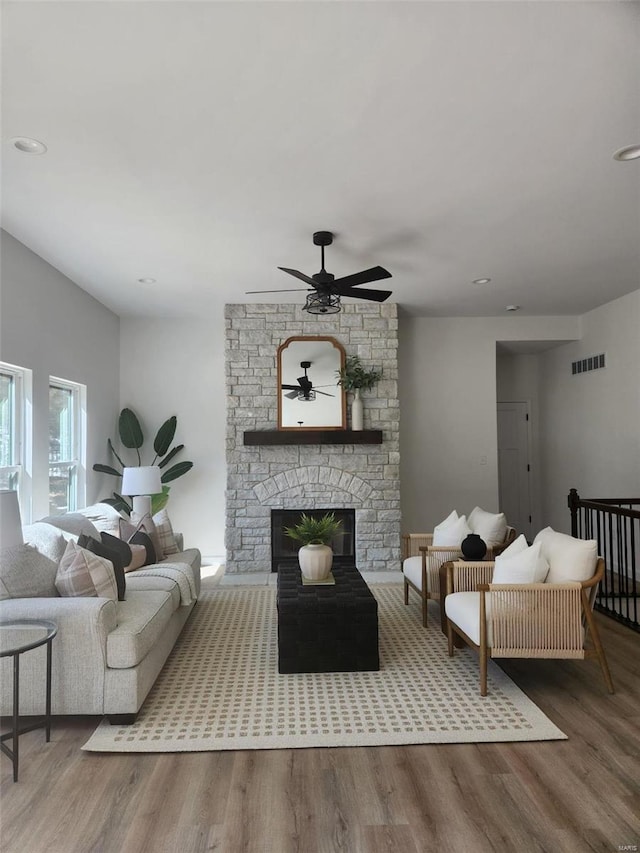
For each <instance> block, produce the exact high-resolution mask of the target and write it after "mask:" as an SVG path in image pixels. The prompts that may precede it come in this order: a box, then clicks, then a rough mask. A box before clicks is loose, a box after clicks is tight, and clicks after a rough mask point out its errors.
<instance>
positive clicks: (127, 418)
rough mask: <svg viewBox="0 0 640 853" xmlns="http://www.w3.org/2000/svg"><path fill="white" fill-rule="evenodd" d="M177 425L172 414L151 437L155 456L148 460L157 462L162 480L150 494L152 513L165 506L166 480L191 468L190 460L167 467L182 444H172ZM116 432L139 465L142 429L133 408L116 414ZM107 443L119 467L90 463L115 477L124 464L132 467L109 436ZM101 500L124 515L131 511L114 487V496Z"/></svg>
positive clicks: (178, 475)
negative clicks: (133, 454)
mask: <svg viewBox="0 0 640 853" xmlns="http://www.w3.org/2000/svg"><path fill="white" fill-rule="evenodd" d="M177 425H178V419H177V417H176V416H175V415H172V416H171V417H170V418H168V419H167V420H166V421H165V422H164V423H163V424H162V426H161V427H160V429H159V430H158V432H157V433H156V437H155V438H154V440H153V450H154V453H155V456H154V457H153V461H152V462H150V463H149V464H150V465H157V466H158V467H159V468H160V469H161V470H162V474H161V477H160V479H161V482H162V492H160V493H159V494H157V495H152V496H151V511H152V512H153V513H154V514H155V513H156V512H159V511H160V510H161V509H162V508H163V507H164V506H166V504H167V501H168V500H169V486H168V485H167V483H170V482H171V481H172V480H176V479H177V478H178V477H182V476H183V474H186V473H187V471H190V470H191V468H193V462H177V463H175V464H173V465H171V467H169V468H167V465H168V464H169V462H171V461H172V460H173V459H175V457H176V456H177V455H178V453H180V451H181V450H182V449H183V448H184V444H177V445H173V446H172V444H173V439H174V436H175V434H176V427H177ZM118 433H119V435H120V443H121V444H122V446H123V447H126V448H127V449H128V450H135V452H136V458H137V464H138V465H142V456H141V454H140V449H141V448H142V445H143V444H144V433H143V432H142V427H141V426H140V421H139V420H138V417H137V416H136V414H135V412H133V411H132V409H128V408H125V409H123V410H122V411H121V412H120V416H119V418H118ZM107 446H108V448H109V453H110V454H111V456H112V457H114V459H115V460H116V462H117V463H118V464H119V465H120V470H118V469H117V468H115V467H114V466H113V465H103V464H101V463H99V462H96V464H95V465H94V466H93V470H94V471H97V472H98V473H100V474H112V475H113V476H114V477H122V472H123V470H124V469H125V468H130V467H132V463H126V462H124V461H123V460H122V458H121V457H120V455H119V454H118V453H117V451H116V449H115V447H114V446H113V442H112V441H111V439H109V440H108V442H107ZM169 448H171V449H169ZM123 456H124V454H123ZM133 465H135V463H133ZM102 502H103V503H107V504H111V506H113V507H115V508H116V509H117V510H119V511H123V512H125V513H127V515H128V514H129V513H130V512H131V504H129V502H128V501H127V500H125V498H124V497H123V496H122V495H121V494H120V493H119V492H117V491H116V492H113V497H110V498H103V499H102Z"/></svg>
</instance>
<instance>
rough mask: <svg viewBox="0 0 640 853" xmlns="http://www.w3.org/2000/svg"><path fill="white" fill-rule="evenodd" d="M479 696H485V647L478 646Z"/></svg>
mask: <svg viewBox="0 0 640 853" xmlns="http://www.w3.org/2000/svg"><path fill="white" fill-rule="evenodd" d="M480 695H481V696H486V695H487V647H486V646H484V645H481V646H480Z"/></svg>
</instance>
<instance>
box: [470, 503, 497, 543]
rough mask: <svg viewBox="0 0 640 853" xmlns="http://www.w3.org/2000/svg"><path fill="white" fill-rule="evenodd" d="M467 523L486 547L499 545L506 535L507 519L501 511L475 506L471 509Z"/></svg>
mask: <svg viewBox="0 0 640 853" xmlns="http://www.w3.org/2000/svg"><path fill="white" fill-rule="evenodd" d="M468 524H469V527H470V528H471V531H472V533H477V534H478V536H479V537H480V538H481V539H482V540H483V541H484V543H485V545H486V546H487V547H488V548H491V546H492V545H501V544H502V543H503V542H504V539H505V536H506V535H507V519H506V518H505V515H504V513H503V512H496V513H494V512H485V510H483V509H480V507H479V506H477V507H475V508H474V509H472V510H471V513H470V515H469V521H468Z"/></svg>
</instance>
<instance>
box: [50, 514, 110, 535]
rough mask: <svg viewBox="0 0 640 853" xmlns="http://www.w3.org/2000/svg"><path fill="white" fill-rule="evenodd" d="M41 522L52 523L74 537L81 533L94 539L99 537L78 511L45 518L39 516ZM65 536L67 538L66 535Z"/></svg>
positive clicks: (87, 520)
mask: <svg viewBox="0 0 640 853" xmlns="http://www.w3.org/2000/svg"><path fill="white" fill-rule="evenodd" d="M40 521H41V522H42V523H43V524H53V526H54V527H57V528H59V529H60V530H64V531H65V533H70V534H71V535H72V536H74V537H75V538H76V539H77V538H78V536H80V534H81V533H84V535H85V536H92V537H93V538H94V539H100V533H99V532H98V530H97V529H96V528H95V527H94V526H93V524H92V523H91V522H90V521H89V519H88V518H85V517H84V515H82V514H81V513H79V512H65V513H63V514H62V515H48V516H46V518H41V519H40ZM65 538H67V539H68V538H69V537H68V536H67V537H65Z"/></svg>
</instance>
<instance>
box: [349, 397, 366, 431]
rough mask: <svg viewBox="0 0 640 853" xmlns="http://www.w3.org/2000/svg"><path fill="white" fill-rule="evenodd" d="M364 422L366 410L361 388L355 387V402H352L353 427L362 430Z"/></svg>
mask: <svg viewBox="0 0 640 853" xmlns="http://www.w3.org/2000/svg"><path fill="white" fill-rule="evenodd" d="M363 423H364V412H363V405H362V397H361V396H360V389H359V388H355V389H354V391H353V403H352V404H351V429H352V430H358V431H361V430H362V429H363Z"/></svg>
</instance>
